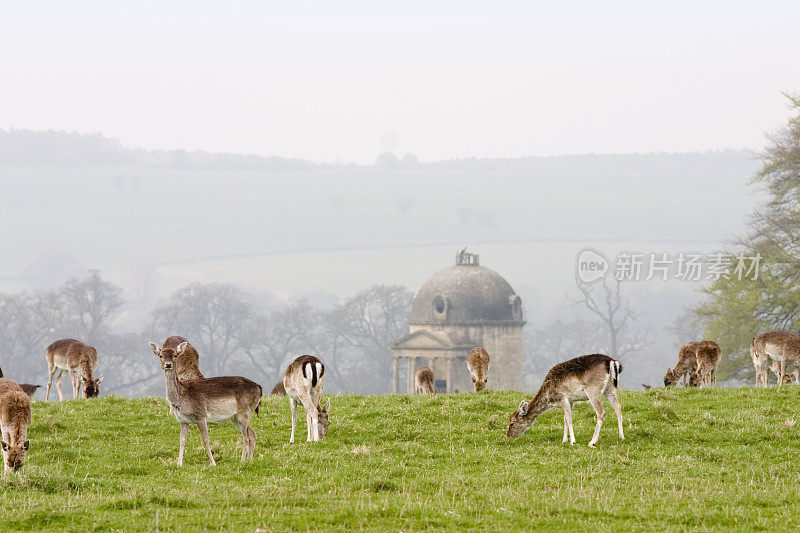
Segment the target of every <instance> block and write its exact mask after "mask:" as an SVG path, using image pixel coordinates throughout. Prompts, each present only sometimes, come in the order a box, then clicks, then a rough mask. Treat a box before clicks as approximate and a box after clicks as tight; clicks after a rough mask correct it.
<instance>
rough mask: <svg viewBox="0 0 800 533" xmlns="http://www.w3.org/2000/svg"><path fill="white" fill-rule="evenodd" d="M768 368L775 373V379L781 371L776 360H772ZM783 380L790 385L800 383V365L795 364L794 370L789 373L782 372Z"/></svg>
mask: <svg viewBox="0 0 800 533" xmlns="http://www.w3.org/2000/svg"><path fill="white" fill-rule="evenodd" d="M787 366H788V365H787ZM769 369H770V370H772V373H773V374H775V378H776V379H777V378H778V376H779V375H780V373H781V365H780V364H779V363H778V362H777V361H773V362H772V364H771V365H770V366H769ZM783 382H784V383H786V384H788V385H791V384H792V383H800V367H797V366H795V367H794V372H792V373H791V374H784V375H783Z"/></svg>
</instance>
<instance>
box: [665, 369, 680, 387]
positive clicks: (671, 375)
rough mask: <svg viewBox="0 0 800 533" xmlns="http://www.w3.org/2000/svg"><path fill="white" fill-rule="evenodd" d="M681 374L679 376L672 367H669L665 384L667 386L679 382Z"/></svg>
mask: <svg viewBox="0 0 800 533" xmlns="http://www.w3.org/2000/svg"><path fill="white" fill-rule="evenodd" d="M679 379H680V376H678V375H677V374H676V373H675V372H674V371H673V370H672V369H671V368H668V369H667V373H666V375H665V376H664V386H665V387H672V386H674V385H676V384H677V383H678V380H679Z"/></svg>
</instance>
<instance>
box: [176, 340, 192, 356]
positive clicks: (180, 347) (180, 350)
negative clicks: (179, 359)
mask: <svg viewBox="0 0 800 533" xmlns="http://www.w3.org/2000/svg"><path fill="white" fill-rule="evenodd" d="M188 345H189V343H188V342H186V341H183V342H182V343H180V344H179V345H178V348H177V349H176V350H175V353H177V354H178V355H183V352H185V351H186V346H188Z"/></svg>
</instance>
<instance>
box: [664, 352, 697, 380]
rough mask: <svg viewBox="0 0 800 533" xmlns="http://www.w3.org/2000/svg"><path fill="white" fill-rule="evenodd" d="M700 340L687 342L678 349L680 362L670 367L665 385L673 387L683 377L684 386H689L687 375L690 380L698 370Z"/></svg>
mask: <svg viewBox="0 0 800 533" xmlns="http://www.w3.org/2000/svg"><path fill="white" fill-rule="evenodd" d="M699 344H700V343H699V342H687V343H686V344H684V345H683V346H681V349H680V350H679V351H678V362H677V363H675V367H674V368H668V369H667V374H666V375H665V376H664V386H665V387H672V386H674V385H677V383H678V381H679V380H680V379H681V378H683V386H684V387H685V386H687V382H686V376H687V375H688V376H689V378H690V380H691V378H692V374H694V373H695V372H697V346H698V345H699Z"/></svg>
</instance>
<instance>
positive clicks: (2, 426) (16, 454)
mask: <svg viewBox="0 0 800 533" xmlns="http://www.w3.org/2000/svg"><path fill="white" fill-rule="evenodd" d="M32 421H33V415H32V413H31V400H30V398H28V395H27V394H25V392H24V391H23V390H22V389H21V388H20V386H19V385H17V384H16V383H15V382H13V381H11V380H10V379H4V378H0V432H1V433H2V448H3V466H4V472H5V473H6V474H8V473H10V472H11V471H12V470H19V469H20V467H22V465H23V464H24V463H25V452H27V451H28V447H29V446H30V442H29V441H28V426H29V425H30V424H31V422H32Z"/></svg>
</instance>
